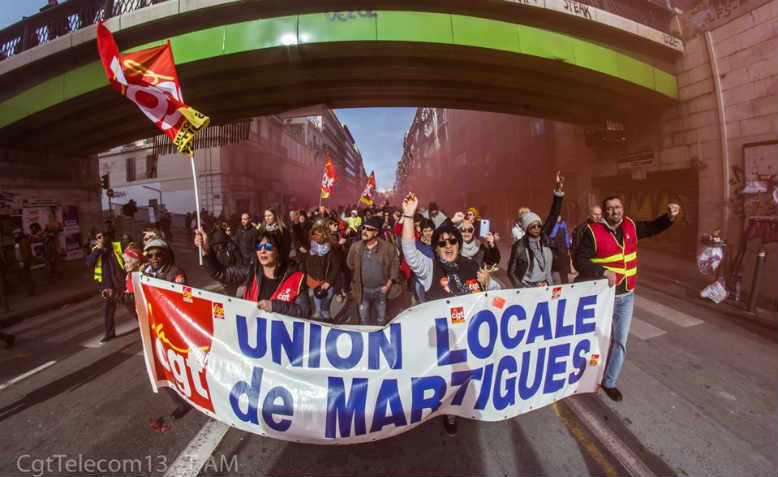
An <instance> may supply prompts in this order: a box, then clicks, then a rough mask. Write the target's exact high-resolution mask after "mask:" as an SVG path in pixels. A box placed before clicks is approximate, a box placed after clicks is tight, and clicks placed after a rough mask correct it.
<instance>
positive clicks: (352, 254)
mask: <svg viewBox="0 0 778 477" xmlns="http://www.w3.org/2000/svg"><path fill="white" fill-rule="evenodd" d="M383 223H384V221H383V220H382V219H381V218H380V217H372V218H370V219H368V220H367V221H366V222H365V224H364V225H362V230H361V232H360V236H361V239H362V240H360V241H359V242H356V243H354V244H353V245H352V246H351V249H349V251H348V256H347V257H346V264H347V265H348V267H349V268H350V269H351V273H352V275H351V294H352V296H353V297H354V302H355V303H357V305H358V310H359V317H360V319H361V320H362V323H363V324H365V325H367V324H378V325H380V326H383V325H384V324H385V323H386V300H387V298H389V299H393V298H395V297H397V296H399V295H400V293H402V287H400V286H399V285H398V284H399V281H400V258H399V257H398V255H397V251H396V249H395V248H394V247H393V246H392V244H390V243H388V242H386V241H385V240H384V239H382V238H379V234H380V233H381V227H382V226H383ZM371 310H373V311H375V317H376V319H375V320H372V318H371V315H372V313H371Z"/></svg>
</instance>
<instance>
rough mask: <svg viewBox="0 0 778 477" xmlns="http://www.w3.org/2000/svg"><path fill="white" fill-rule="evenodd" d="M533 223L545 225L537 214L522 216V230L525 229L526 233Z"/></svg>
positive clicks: (529, 213) (530, 213)
mask: <svg viewBox="0 0 778 477" xmlns="http://www.w3.org/2000/svg"><path fill="white" fill-rule="evenodd" d="M532 222H540V223H541V224H542V223H543V222H542V221H541V220H540V217H539V216H538V214H536V213H535V212H527V213H526V214H524V215H522V216H521V228H522V229H524V230H525V231H526V230H527V227H529V226H530V224H532Z"/></svg>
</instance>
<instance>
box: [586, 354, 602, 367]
mask: <svg viewBox="0 0 778 477" xmlns="http://www.w3.org/2000/svg"><path fill="white" fill-rule="evenodd" d="M599 362H600V355H599V354H593V355H592V356H591V357H590V358H589V365H590V366H597V364H599Z"/></svg>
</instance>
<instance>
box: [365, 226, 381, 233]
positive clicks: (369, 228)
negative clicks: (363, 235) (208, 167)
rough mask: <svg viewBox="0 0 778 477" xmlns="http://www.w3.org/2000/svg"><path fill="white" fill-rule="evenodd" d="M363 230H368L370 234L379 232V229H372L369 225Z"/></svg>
mask: <svg viewBox="0 0 778 477" xmlns="http://www.w3.org/2000/svg"><path fill="white" fill-rule="evenodd" d="M362 229H363V230H367V231H368V232H378V229H377V228H375V227H370V226H369V225H365V226H364V227H362Z"/></svg>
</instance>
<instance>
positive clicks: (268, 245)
mask: <svg viewBox="0 0 778 477" xmlns="http://www.w3.org/2000/svg"><path fill="white" fill-rule="evenodd" d="M262 249H265V250H267V251H268V252H269V251H271V250H273V244H272V243H270V242H265V243H258V244H257V252H259V251H261V250H262Z"/></svg>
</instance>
